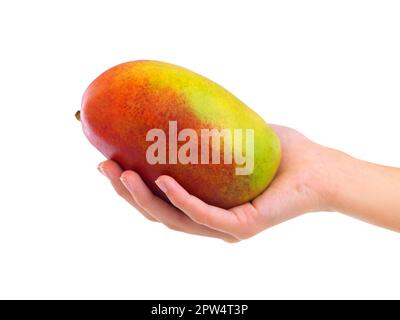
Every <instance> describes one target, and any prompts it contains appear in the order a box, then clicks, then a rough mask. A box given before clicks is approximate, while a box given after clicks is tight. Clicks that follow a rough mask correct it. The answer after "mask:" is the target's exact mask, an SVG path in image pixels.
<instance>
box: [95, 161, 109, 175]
mask: <svg viewBox="0 0 400 320" xmlns="http://www.w3.org/2000/svg"><path fill="white" fill-rule="evenodd" d="M97 170H99V171H100V173H101V174H102V175H105V176H107V175H106V173H105V171H104V168H103V166H102V164H101V163H100V164H99V166H98V167H97Z"/></svg>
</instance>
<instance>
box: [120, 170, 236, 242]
mask: <svg viewBox="0 0 400 320" xmlns="http://www.w3.org/2000/svg"><path fill="white" fill-rule="evenodd" d="M121 181H122V183H123V184H124V185H125V186H126V188H127V189H128V190H129V191H130V193H131V194H132V196H133V198H134V199H135V201H136V203H137V204H138V205H139V206H141V207H142V208H143V209H144V210H146V211H147V212H149V213H150V214H151V215H152V216H153V217H154V218H156V219H157V220H159V221H160V222H162V223H164V224H165V225H166V226H167V227H168V228H170V229H173V230H176V231H182V232H186V233H190V234H195V235H202V236H207V237H215V238H220V239H222V240H225V241H228V242H237V241H238V239H236V238H234V237H232V236H231V235H228V234H226V233H223V232H219V231H217V230H213V229H210V228H208V227H206V226H204V225H201V224H198V223H196V222H194V221H192V220H191V219H190V218H189V217H188V216H186V215H185V214H183V213H182V212H181V211H179V210H178V209H176V208H174V207H173V206H171V205H170V204H168V203H166V202H165V201H163V200H162V199H160V198H159V197H157V196H155V195H154V194H153V193H152V192H151V191H150V189H149V188H148V187H147V186H146V184H145V183H144V182H143V180H142V178H141V177H140V176H139V175H138V174H137V173H136V172H133V171H125V172H124V173H123V174H122V176H121Z"/></svg>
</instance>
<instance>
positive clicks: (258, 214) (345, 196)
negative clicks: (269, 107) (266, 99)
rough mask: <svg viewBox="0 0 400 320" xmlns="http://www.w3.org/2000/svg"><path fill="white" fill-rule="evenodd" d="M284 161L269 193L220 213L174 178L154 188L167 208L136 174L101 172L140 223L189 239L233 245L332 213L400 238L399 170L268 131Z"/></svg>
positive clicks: (103, 167) (113, 167)
mask: <svg viewBox="0 0 400 320" xmlns="http://www.w3.org/2000/svg"><path fill="white" fill-rule="evenodd" d="M271 127H272V128H273V130H274V131H275V132H276V133H277V134H278V136H279V138H280V140H281V144H282V161H281V165H280V168H279V171H278V173H277V175H276V177H275V179H274V180H273V182H272V183H271V185H270V186H269V187H268V188H267V189H266V190H265V191H264V192H263V193H262V194H260V195H259V196H258V197H257V198H256V199H254V200H253V201H251V202H248V203H245V204H243V205H240V206H237V207H234V208H231V209H228V210H225V209H222V208H218V207H214V206H212V205H209V204H207V203H205V202H203V201H202V200H200V199H198V198H196V197H195V196H193V195H190V194H189V193H188V192H187V191H186V190H185V189H184V188H182V187H181V186H180V185H179V184H178V183H177V182H176V181H175V180H174V179H173V178H172V177H169V176H160V177H159V178H158V179H157V180H156V183H157V185H158V186H159V187H160V189H161V190H163V191H164V193H165V194H166V195H167V197H168V198H169V200H170V201H171V203H172V204H169V203H167V202H165V201H163V200H162V199H161V198H159V197H157V196H155V195H154V194H153V193H152V192H151V191H150V190H149V188H147V186H146V185H145V183H144V182H143V180H142V179H141V177H140V176H139V175H138V174H137V173H136V172H134V171H123V170H122V169H121V168H120V167H119V165H118V164H117V163H115V162H114V161H111V160H107V161H104V162H102V163H101V164H100V165H99V170H100V172H101V173H103V175H105V176H106V177H107V178H108V179H109V180H110V181H111V184H112V185H113V187H114V189H115V191H116V192H117V194H119V195H120V196H121V197H122V198H124V199H125V200H126V201H127V202H128V203H130V204H131V205H132V206H133V207H134V208H136V209H137V210H138V211H139V212H140V213H141V214H142V215H143V216H144V217H146V218H147V219H149V220H151V221H154V222H161V223H163V224H164V225H166V226H167V227H168V228H170V229H172V230H176V231H181V232H186V233H189V234H194V235H200V236H206V237H214V238H219V239H222V240H224V241H227V242H232V243H233V242H238V241H240V240H243V239H247V238H250V237H252V236H254V235H256V234H257V233H259V232H261V231H263V230H265V229H268V228H270V227H272V226H274V225H277V224H279V223H281V222H284V221H286V220H289V219H292V218H295V217H297V216H300V215H302V214H304V213H308V212H316V211H337V212H342V213H345V214H347V215H349V216H352V217H355V218H358V219H361V220H364V221H366V222H369V223H371V224H375V225H377V226H381V227H384V228H388V229H391V230H394V231H397V232H400V169H399V168H393V167H386V166H382V165H377V164H373V163H369V162H365V161H362V160H358V159H355V158H353V157H351V156H349V155H347V154H345V153H343V152H340V151H337V150H334V149H330V148H327V147H324V146H321V145H319V144H317V143H315V142H312V141H311V140H309V139H307V138H306V137H305V136H303V135H302V134H301V133H299V132H297V131H296V130H293V129H290V128H287V127H283V126H277V125H271Z"/></svg>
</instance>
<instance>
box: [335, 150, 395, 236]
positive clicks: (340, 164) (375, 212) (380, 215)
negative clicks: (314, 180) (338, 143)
mask: <svg viewBox="0 0 400 320" xmlns="http://www.w3.org/2000/svg"><path fill="white" fill-rule="evenodd" d="M336 158H337V159H336V161H335V169H334V170H333V175H332V176H331V179H330V181H331V184H332V187H333V188H332V190H333V192H332V194H331V204H332V209H333V210H335V211H339V212H343V213H346V214H348V215H351V216H353V217H356V218H358V219H361V220H365V221H367V222H369V223H372V224H375V225H378V226H382V227H385V228H388V229H392V230H395V231H398V232H400V169H399V168H392V167H386V166H381V165H377V164H373V163H369V162H365V161H362V160H358V159H355V158H352V157H350V156H349V155H346V154H344V153H339V152H337V154H336Z"/></svg>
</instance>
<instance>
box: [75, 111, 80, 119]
mask: <svg viewBox="0 0 400 320" xmlns="http://www.w3.org/2000/svg"><path fill="white" fill-rule="evenodd" d="M75 118H76V119H77V120H78V121H81V112H80V111H79V110H78V111H77V112H75Z"/></svg>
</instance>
